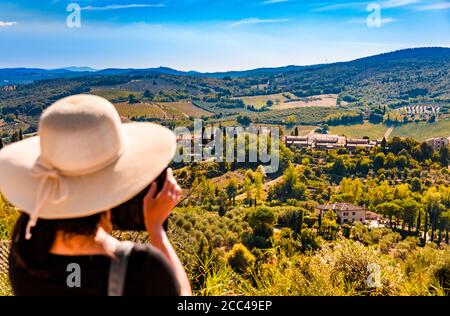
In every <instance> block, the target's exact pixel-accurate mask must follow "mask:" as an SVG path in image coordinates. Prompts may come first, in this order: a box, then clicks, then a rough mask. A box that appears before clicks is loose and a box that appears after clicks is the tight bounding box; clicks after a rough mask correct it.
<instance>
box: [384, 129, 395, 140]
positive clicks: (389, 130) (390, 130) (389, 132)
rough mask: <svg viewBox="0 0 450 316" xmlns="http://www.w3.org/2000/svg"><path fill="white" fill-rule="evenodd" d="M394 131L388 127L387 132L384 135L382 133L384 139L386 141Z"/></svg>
mask: <svg viewBox="0 0 450 316" xmlns="http://www.w3.org/2000/svg"><path fill="white" fill-rule="evenodd" d="M393 131H394V128H393V127H389V128H388V130H387V131H386V133H384V138H386V140H388V138H389V136H391V133H392V132H393Z"/></svg>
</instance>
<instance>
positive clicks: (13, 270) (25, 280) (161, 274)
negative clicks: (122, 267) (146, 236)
mask: <svg viewBox="0 0 450 316" xmlns="http://www.w3.org/2000/svg"><path fill="white" fill-rule="evenodd" d="M13 261H15V260H10V267H9V276H10V280H11V285H12V287H13V290H14V294H15V295H26V296H43V295H50V296H54V295H62V296H67V295H83V296H99V295H103V296H104V295H107V288H108V274H109V266H110V258H109V257H108V256H105V255H85V256H60V255H53V254H51V255H49V260H48V265H47V268H46V271H45V272H46V273H45V274H48V275H47V276H46V277H38V276H35V275H32V274H30V273H29V272H28V271H27V270H25V269H24V268H23V267H21V266H19V265H17V264H15V263H14V262H13ZM70 263H76V264H78V265H79V266H80V271H81V277H80V280H81V286H80V287H78V288H77V287H72V288H71V287H69V286H68V285H67V279H68V277H69V276H70V275H71V273H72V272H73V271H74V270H69V271H67V266H68V265H69V264H70ZM69 280H73V278H71V277H69ZM179 294H180V289H179V286H178V282H177V281H176V278H175V274H174V272H173V270H172V268H171V267H170V265H169V263H168V262H167V260H166V259H165V257H164V256H163V254H162V253H161V252H160V251H159V250H157V249H156V248H154V247H153V246H150V245H141V244H135V246H134V247H133V250H132V251H131V254H130V258H129V261H128V268H127V276H126V282H125V289H124V295H125V296H138V295H147V296H151V295H152V296H175V295H179Z"/></svg>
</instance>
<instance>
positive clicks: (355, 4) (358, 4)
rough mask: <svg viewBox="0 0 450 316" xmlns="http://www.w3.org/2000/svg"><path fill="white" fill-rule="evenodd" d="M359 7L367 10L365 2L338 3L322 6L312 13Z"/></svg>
mask: <svg viewBox="0 0 450 316" xmlns="http://www.w3.org/2000/svg"><path fill="white" fill-rule="evenodd" d="M357 7H360V8H363V9H365V8H366V6H365V4H364V2H344V3H336V4H330V5H325V6H322V7H318V8H314V9H312V10H311V11H312V12H323V11H332V10H340V9H348V8H357Z"/></svg>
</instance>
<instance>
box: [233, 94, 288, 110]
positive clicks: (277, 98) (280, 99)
mask: <svg viewBox="0 0 450 316" xmlns="http://www.w3.org/2000/svg"><path fill="white" fill-rule="evenodd" d="M286 95H289V96H290V97H291V98H292V99H295V98H296V96H295V95H293V94H292V93H278V94H269V95H255V96H249V97H240V98H236V99H240V100H242V101H244V103H245V105H253V106H254V107H255V108H262V107H263V106H264V105H266V103H267V101H269V100H272V101H273V103H274V106H275V105H278V104H281V103H284V102H286V101H288V100H289V99H288V98H286Z"/></svg>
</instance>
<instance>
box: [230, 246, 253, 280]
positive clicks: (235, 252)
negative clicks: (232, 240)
mask: <svg viewBox="0 0 450 316" xmlns="http://www.w3.org/2000/svg"><path fill="white" fill-rule="evenodd" d="M226 260H227V262H228V264H229V265H230V266H231V267H232V268H233V269H234V270H235V271H237V272H239V273H247V272H250V270H251V268H252V267H253V265H254V264H255V260H256V259H255V256H254V255H253V254H252V253H251V252H250V251H249V250H248V249H247V248H246V247H245V246H244V245H243V244H235V245H234V246H233V248H232V249H231V250H230V251H229V252H228V253H227V255H226Z"/></svg>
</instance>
